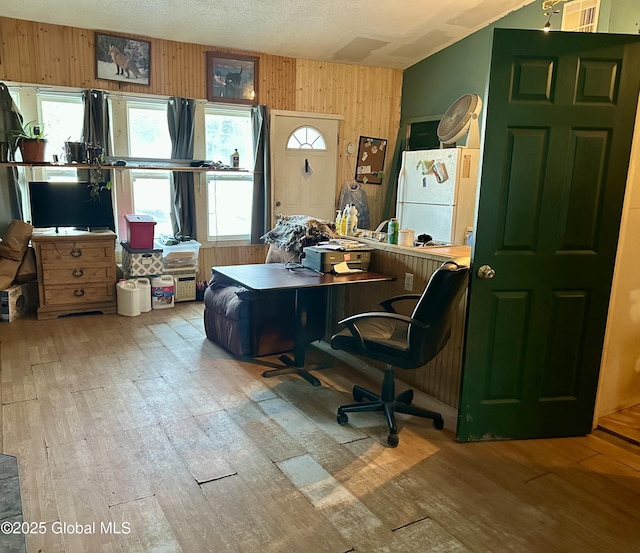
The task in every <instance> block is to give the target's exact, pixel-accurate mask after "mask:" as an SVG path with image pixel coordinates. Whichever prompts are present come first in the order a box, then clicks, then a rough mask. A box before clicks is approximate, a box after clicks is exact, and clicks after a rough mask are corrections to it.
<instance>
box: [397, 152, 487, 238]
mask: <svg viewBox="0 0 640 553" xmlns="http://www.w3.org/2000/svg"><path fill="white" fill-rule="evenodd" d="M479 157H480V150H479V149H477V148H464V147H458V148H443V149H438V150H413V151H405V152H403V153H402V166H401V169H400V176H399V178H398V197H397V206H396V213H397V217H398V223H399V225H400V228H401V229H412V230H414V231H415V233H416V237H417V236H418V235H420V234H429V235H431V236H432V237H433V240H435V241H438V242H444V243H447V244H464V241H465V232H466V230H467V228H469V227H473V224H474V215H475V206H476V191H477V188H478V160H479Z"/></svg>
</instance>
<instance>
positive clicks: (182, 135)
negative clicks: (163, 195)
mask: <svg viewBox="0 0 640 553" xmlns="http://www.w3.org/2000/svg"><path fill="white" fill-rule="evenodd" d="M195 112H196V102H195V100H192V99H190V98H177V97H171V98H169V106H168V109H167V117H168V120H169V134H170V135H171V158H172V159H193V134H194V116H195ZM171 199H172V205H171V225H172V227H173V233H174V235H175V237H176V238H177V239H179V240H189V239H190V238H193V239H195V238H197V236H196V199H195V190H194V185H193V173H190V172H180V171H173V172H172V178H171Z"/></svg>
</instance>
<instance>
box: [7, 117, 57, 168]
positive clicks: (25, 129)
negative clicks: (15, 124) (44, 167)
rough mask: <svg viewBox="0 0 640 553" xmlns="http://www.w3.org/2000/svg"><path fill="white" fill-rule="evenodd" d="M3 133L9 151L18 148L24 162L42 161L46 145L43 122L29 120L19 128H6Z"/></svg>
mask: <svg viewBox="0 0 640 553" xmlns="http://www.w3.org/2000/svg"><path fill="white" fill-rule="evenodd" d="M3 134H4V135H5V136H7V139H6V143H7V145H8V149H9V150H10V151H11V152H15V151H16V150H17V149H18V148H19V149H20V152H21V153H22V161H23V162H24V163H42V162H43V161H44V149H45V146H46V145H47V140H46V139H45V136H44V124H42V123H38V122H36V121H30V122H29V123H27V124H26V125H22V128H21V129H11V130H7V131H4V133H3Z"/></svg>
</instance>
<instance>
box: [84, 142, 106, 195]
mask: <svg viewBox="0 0 640 553" xmlns="http://www.w3.org/2000/svg"><path fill="white" fill-rule="evenodd" d="M87 162H88V163H89V165H91V169H89V184H88V185H87V186H88V187H89V189H90V190H89V197H90V198H91V199H92V200H93V201H97V202H99V201H100V191H101V190H111V181H110V180H108V181H106V182H105V180H104V169H103V168H102V164H103V163H104V153H103V151H102V147H101V146H100V145H98V146H92V145H90V144H87Z"/></svg>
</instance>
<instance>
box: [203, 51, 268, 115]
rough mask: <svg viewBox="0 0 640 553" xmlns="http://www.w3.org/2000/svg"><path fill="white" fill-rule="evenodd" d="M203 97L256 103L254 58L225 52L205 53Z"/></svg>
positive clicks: (256, 88)
mask: <svg viewBox="0 0 640 553" xmlns="http://www.w3.org/2000/svg"><path fill="white" fill-rule="evenodd" d="M207 100H209V102H227V103H231V104H249V105H255V104H257V103H258V58H257V57H255V56H241V55H238V54H229V53H226V52H207Z"/></svg>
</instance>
